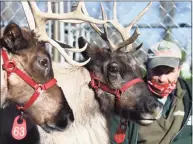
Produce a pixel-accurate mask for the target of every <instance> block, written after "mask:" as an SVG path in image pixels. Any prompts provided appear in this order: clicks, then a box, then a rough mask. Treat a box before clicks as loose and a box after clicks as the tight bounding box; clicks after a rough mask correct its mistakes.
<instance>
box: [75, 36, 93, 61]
mask: <svg viewBox="0 0 193 144" xmlns="http://www.w3.org/2000/svg"><path fill="white" fill-rule="evenodd" d="M86 43H87V48H86V50H85V51H83V52H82V55H83V57H84V58H85V59H88V58H90V57H92V55H91V54H92V53H93V52H94V51H95V49H94V48H93V47H92V46H91V45H90V43H89V42H88V41H87V40H85V39H84V38H83V37H79V38H78V45H79V47H84V46H85V44H86Z"/></svg>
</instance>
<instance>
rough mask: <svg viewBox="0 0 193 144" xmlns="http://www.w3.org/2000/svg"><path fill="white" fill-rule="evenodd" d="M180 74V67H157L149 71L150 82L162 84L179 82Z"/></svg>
mask: <svg viewBox="0 0 193 144" xmlns="http://www.w3.org/2000/svg"><path fill="white" fill-rule="evenodd" d="M179 74H180V67H176V68H172V67H169V66H157V67H155V68H152V69H148V80H154V81H156V82H157V83H160V84H165V83H172V82H176V81H177V79H178V77H179Z"/></svg>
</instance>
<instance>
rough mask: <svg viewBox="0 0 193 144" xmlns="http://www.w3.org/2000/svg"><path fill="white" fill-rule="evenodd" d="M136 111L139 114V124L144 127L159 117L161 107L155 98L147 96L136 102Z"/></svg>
mask: <svg viewBox="0 0 193 144" xmlns="http://www.w3.org/2000/svg"><path fill="white" fill-rule="evenodd" d="M137 110H138V111H139V112H140V113H141V114H140V116H139V123H140V124H145V125H146V124H150V123H152V122H153V121H154V120H157V119H159V118H160V117H161V115H162V111H163V105H162V104H161V103H160V102H159V101H158V100H157V99H156V98H154V97H152V96H149V97H144V99H141V100H140V101H139V102H138V105H137Z"/></svg>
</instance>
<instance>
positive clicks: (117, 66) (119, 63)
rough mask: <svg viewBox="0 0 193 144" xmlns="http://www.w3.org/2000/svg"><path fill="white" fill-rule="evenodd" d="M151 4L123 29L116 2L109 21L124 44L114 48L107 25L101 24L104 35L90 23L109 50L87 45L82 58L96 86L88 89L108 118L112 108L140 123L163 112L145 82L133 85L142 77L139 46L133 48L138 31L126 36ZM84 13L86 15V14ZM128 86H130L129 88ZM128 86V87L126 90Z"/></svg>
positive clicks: (105, 17) (149, 121)
mask: <svg viewBox="0 0 193 144" xmlns="http://www.w3.org/2000/svg"><path fill="white" fill-rule="evenodd" d="M150 4H151V2H150V3H149V4H148V6H147V7H146V8H145V9H144V10H143V11H142V12H141V13H140V14H139V15H138V16H137V17H136V18H135V19H134V20H133V21H132V22H131V23H130V25H129V26H128V27H126V28H124V27H122V26H121V25H120V24H119V23H118V21H117V18H116V3H114V17H113V20H109V21H108V22H109V23H111V24H112V25H113V26H114V27H115V28H116V29H117V30H118V32H120V34H121V37H122V38H123V42H121V43H119V44H116V45H115V44H113V43H112V42H111V41H110V39H109V38H108V34H107V23H105V24H104V25H103V27H104V32H102V31H101V30H100V29H99V28H98V27H97V26H96V25H95V24H91V23H90V25H91V26H92V27H93V28H94V29H95V30H96V32H97V33H98V34H99V35H100V36H101V38H102V39H103V40H104V41H105V42H106V43H107V44H108V46H109V47H108V48H100V47H98V46H96V45H93V46H92V45H90V44H88V46H87V49H86V50H85V51H84V52H83V56H84V57H85V58H89V57H90V58H91V61H90V62H89V63H88V64H87V65H86V68H87V69H88V70H89V71H90V72H91V78H92V79H93V80H94V81H96V82H94V81H93V80H91V83H95V84H91V86H92V88H94V89H95V92H96V97H97V99H98V100H99V103H100V106H101V110H102V111H103V112H104V113H106V115H107V114H109V113H110V112H114V108H116V113H117V114H119V115H121V116H122V117H123V118H126V119H131V120H134V121H136V122H138V123H141V124H148V123H151V122H152V121H153V120H155V119H157V118H159V117H160V115H161V112H162V105H161V104H160V103H159V101H158V100H157V99H156V98H155V97H154V95H153V94H152V93H151V92H150V91H149V89H148V87H147V85H146V83H145V82H144V81H140V80H139V81H140V82H136V81H138V77H140V76H142V70H141V67H140V65H141V64H140V63H139V62H138V61H137V60H136V57H135V51H136V50H137V49H139V48H140V47H141V46H142V44H140V45H139V46H137V47H133V45H132V43H133V42H134V41H135V40H136V39H137V37H138V36H139V32H138V29H136V30H135V32H134V33H133V35H132V36H129V31H130V29H131V27H132V26H133V25H134V24H135V23H136V22H137V20H139V19H140V17H141V16H142V15H143V14H144V13H145V12H146V11H147V10H148V8H149V6H150ZM101 9H102V16H103V19H104V20H107V16H106V14H105V13H104V9H103V6H102V5H101ZM84 13H86V14H87V15H88V13H87V12H86V11H84ZM78 42H79V46H80V47H82V46H84V45H85V44H86V43H88V42H87V41H86V40H85V39H84V38H82V37H80V38H79V41H78ZM93 73H94V77H93ZM101 83H102V84H101ZM131 83H133V84H132V85H130V84H131ZM128 85H130V86H129V87H128ZM107 87H108V88H107ZM126 87H127V88H126Z"/></svg>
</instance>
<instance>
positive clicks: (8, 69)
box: [2, 60, 16, 73]
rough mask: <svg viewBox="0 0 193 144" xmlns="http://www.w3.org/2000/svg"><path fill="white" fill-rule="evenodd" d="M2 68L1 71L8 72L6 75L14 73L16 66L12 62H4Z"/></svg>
mask: <svg viewBox="0 0 193 144" xmlns="http://www.w3.org/2000/svg"><path fill="white" fill-rule="evenodd" d="M2 67H3V70H5V71H6V72H8V73H12V72H14V71H15V69H16V64H15V62H14V61H11V60H10V61H6V62H5V63H4V64H3V65H2Z"/></svg>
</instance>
